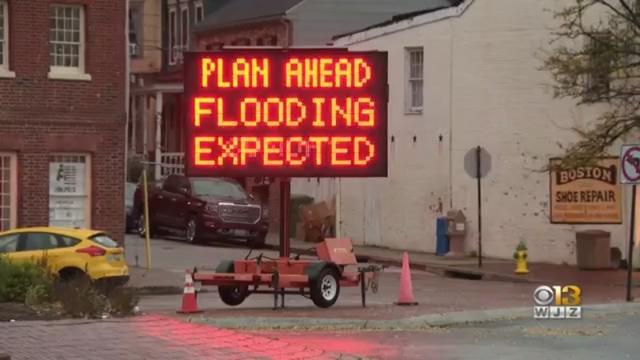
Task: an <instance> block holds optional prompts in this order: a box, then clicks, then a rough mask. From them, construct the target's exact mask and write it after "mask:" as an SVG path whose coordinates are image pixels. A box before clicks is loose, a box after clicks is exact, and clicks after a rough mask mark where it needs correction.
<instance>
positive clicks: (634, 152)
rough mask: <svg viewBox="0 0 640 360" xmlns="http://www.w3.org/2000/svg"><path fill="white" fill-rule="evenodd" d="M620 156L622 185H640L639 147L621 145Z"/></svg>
mask: <svg viewBox="0 0 640 360" xmlns="http://www.w3.org/2000/svg"><path fill="white" fill-rule="evenodd" d="M621 152H622V154H621V156H620V161H621V162H622V164H620V169H621V172H622V174H621V176H620V182H621V183H623V184H638V183H640V145H623V146H622V151H621Z"/></svg>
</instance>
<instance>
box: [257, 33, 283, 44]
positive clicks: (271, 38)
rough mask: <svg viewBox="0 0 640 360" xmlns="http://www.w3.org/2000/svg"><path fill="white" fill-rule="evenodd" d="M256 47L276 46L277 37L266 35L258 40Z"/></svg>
mask: <svg viewBox="0 0 640 360" xmlns="http://www.w3.org/2000/svg"><path fill="white" fill-rule="evenodd" d="M257 44H258V46H276V45H278V37H277V36H275V35H267V36H263V37H261V38H259V39H258V41H257Z"/></svg>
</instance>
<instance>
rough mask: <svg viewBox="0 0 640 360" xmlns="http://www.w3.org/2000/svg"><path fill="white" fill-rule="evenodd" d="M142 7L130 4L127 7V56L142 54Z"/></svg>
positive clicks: (136, 56) (134, 56)
mask: <svg viewBox="0 0 640 360" xmlns="http://www.w3.org/2000/svg"><path fill="white" fill-rule="evenodd" d="M142 20H143V19H142V9H141V8H140V6H135V7H134V5H132V7H131V8H130V9H129V56H130V57H131V58H139V57H141V56H142V46H141V40H142V36H143V35H142V25H143V24H142Z"/></svg>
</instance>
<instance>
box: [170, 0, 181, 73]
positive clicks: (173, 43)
mask: <svg viewBox="0 0 640 360" xmlns="http://www.w3.org/2000/svg"><path fill="white" fill-rule="evenodd" d="M172 15H173V19H174V20H173V24H171V16H172ZM168 27H169V32H168V34H169V39H168V45H169V54H168V55H169V65H175V64H176V60H177V46H178V41H179V40H180V39H178V9H177V8H176V6H175V4H173V5H169V21H168Z"/></svg>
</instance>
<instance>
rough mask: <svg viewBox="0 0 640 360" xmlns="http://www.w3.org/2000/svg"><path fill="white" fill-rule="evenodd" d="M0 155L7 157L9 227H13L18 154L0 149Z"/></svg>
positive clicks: (16, 193)
mask: <svg viewBox="0 0 640 360" xmlns="http://www.w3.org/2000/svg"><path fill="white" fill-rule="evenodd" d="M0 156H3V157H4V156H7V157H9V177H10V178H9V196H10V198H9V229H14V228H16V227H17V226H18V154H16V153H15V152H2V151H0ZM6 230H8V229H6ZM0 231H2V230H0Z"/></svg>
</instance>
